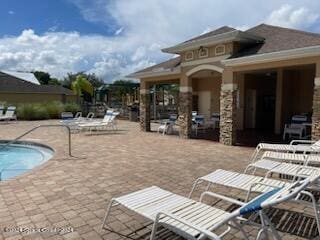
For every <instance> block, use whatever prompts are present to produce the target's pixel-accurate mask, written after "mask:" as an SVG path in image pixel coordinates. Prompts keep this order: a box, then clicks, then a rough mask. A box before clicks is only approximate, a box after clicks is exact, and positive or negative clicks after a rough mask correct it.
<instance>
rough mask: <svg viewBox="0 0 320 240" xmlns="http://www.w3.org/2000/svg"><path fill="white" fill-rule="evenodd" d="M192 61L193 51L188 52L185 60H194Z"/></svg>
mask: <svg viewBox="0 0 320 240" xmlns="http://www.w3.org/2000/svg"><path fill="white" fill-rule="evenodd" d="M192 59H193V51H189V52H187V53H186V55H185V60H186V61H188V60H192Z"/></svg>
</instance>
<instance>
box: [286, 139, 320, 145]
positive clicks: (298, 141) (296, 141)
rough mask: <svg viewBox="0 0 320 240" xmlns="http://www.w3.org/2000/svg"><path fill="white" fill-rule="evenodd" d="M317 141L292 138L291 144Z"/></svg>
mask: <svg viewBox="0 0 320 240" xmlns="http://www.w3.org/2000/svg"><path fill="white" fill-rule="evenodd" d="M315 142H316V141H312V140H292V141H291V142H290V145H297V144H313V143H315Z"/></svg>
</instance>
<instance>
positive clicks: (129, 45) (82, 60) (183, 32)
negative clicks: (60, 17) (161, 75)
mask: <svg viewBox="0 0 320 240" xmlns="http://www.w3.org/2000/svg"><path fill="white" fill-rule="evenodd" d="M69 1H71V2H72V3H74V4H75V5H76V6H77V7H78V8H79V10H80V12H81V13H82V15H83V17H84V18H85V19H86V20H87V21H90V22H94V23H97V24H102V25H104V26H105V27H106V28H108V30H110V32H111V33H113V35H112V36H99V35H80V34H79V33H77V32H59V31H57V29H49V30H48V32H47V33H45V34H42V35H38V34H36V33H35V32H34V31H33V30H31V29H29V30H24V31H23V32H22V33H21V34H20V35H19V36H16V37H3V38H0V53H1V54H0V69H4V68H6V69H14V70H35V69H37V70H44V71H49V72H50V73H51V74H53V75H54V76H57V77H62V76H64V75H65V74H66V73H67V72H76V71H88V72H95V73H97V74H98V75H100V76H102V77H103V78H104V79H105V80H108V81H111V80H113V79H115V78H118V77H119V76H124V75H126V74H128V73H130V72H132V71H135V70H139V69H141V68H144V67H147V66H149V65H151V64H154V63H156V62H160V61H162V60H164V59H166V58H170V57H172V55H168V54H163V53H161V51H160V49H161V48H164V47H168V46H170V45H173V44H176V43H178V42H181V41H184V40H186V39H188V38H191V37H194V36H196V35H199V34H201V33H203V32H205V31H209V30H212V29H215V28H217V27H220V26H223V25H229V26H236V28H238V29H239V28H240V29H247V28H249V27H252V26H254V25H257V24H259V23H261V22H268V23H269V24H276V25H281V26H287V27H297V28H301V29H305V28H306V29H308V30H312V29H315V28H314V26H316V25H318V24H316V23H318V22H319V18H318V14H317V13H315V11H314V9H320V1H318V0H305V1H303V3H301V2H300V1H296V0H269V1H265V2H261V1H254V0H247V1H245V8H244V7H243V5H244V1H243V0H215V1H212V0H201V1H199V0H188V1H185V0H175V1H172V0H152V1H150V0H139V1H133V0H92V1H86V0H69ZM239 9H241V11H239ZM55 25H56V24H55ZM237 26H238V27H237ZM62 28H63V26H60V25H59V29H62Z"/></svg>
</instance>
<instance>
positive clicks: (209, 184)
mask: <svg viewBox="0 0 320 240" xmlns="http://www.w3.org/2000/svg"><path fill="white" fill-rule="evenodd" d="M210 187H211V183H208V186H207V188H206V191H209V189H210Z"/></svg>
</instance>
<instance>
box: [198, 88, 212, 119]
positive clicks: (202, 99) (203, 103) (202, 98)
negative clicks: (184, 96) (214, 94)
mask: <svg viewBox="0 0 320 240" xmlns="http://www.w3.org/2000/svg"><path fill="white" fill-rule="evenodd" d="M198 103H199V105H198V108H199V113H198V114H201V115H204V116H206V117H209V116H210V112H211V92H210V91H200V92H198Z"/></svg>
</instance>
